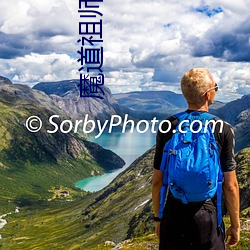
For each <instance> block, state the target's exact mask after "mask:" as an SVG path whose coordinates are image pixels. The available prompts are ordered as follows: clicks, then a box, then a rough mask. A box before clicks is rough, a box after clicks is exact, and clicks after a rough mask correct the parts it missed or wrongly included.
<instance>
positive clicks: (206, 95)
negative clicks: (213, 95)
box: [204, 91, 210, 100]
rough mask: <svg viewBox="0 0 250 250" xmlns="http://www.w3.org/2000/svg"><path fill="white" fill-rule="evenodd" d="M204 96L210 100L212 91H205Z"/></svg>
mask: <svg viewBox="0 0 250 250" xmlns="http://www.w3.org/2000/svg"><path fill="white" fill-rule="evenodd" d="M204 97H205V98H206V100H208V99H209V97H210V93H209V91H208V92H206V93H205V95H204Z"/></svg>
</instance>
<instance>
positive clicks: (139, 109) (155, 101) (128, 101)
mask: <svg viewBox="0 0 250 250" xmlns="http://www.w3.org/2000/svg"><path fill="white" fill-rule="evenodd" d="M114 98H115V99H116V100H117V101H118V103H119V104H120V105H121V106H122V107H123V110H124V112H126V113H128V114H129V115H131V116H133V117H136V118H137V119H152V118H153V117H157V118H158V119H164V118H166V116H168V115H170V114H173V113H177V112H179V111H180V110H183V109H185V108H186V107H187V104H186V101H185V99H184V97H183V95H181V94H176V93H174V92H171V91H135V92H129V93H122V94H114Z"/></svg>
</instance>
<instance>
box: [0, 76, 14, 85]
mask: <svg viewBox="0 0 250 250" xmlns="http://www.w3.org/2000/svg"><path fill="white" fill-rule="evenodd" d="M1 84H13V83H12V82H11V81H10V80H9V79H8V78H6V77H3V76H0V85H1Z"/></svg>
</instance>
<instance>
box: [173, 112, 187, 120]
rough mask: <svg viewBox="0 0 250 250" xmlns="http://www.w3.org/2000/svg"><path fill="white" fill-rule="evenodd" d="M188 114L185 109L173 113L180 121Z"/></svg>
mask: <svg viewBox="0 0 250 250" xmlns="http://www.w3.org/2000/svg"><path fill="white" fill-rule="evenodd" d="M188 115H189V114H188V112H187V111H183V112H180V113H177V114H175V115H174V116H175V117H176V118H178V119H179V122H180V121H182V120H184V119H185V118H186V117H187V116H188Z"/></svg>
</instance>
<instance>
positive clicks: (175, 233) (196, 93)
mask: <svg viewBox="0 0 250 250" xmlns="http://www.w3.org/2000/svg"><path fill="white" fill-rule="evenodd" d="M181 89H182V92H183V95H184V97H185V99H186V101H187V104H188V110H187V112H188V113H190V112H192V111H198V112H200V113H202V112H208V106H209V105H210V104H212V103H213V102H214V97H215V93H216V91H217V90H218V86H217V84H216V83H215V82H214V81H213V78H212V76H211V75H210V73H209V71H208V70H207V69H203V68H194V69H191V70H190V71H188V72H186V73H185V75H184V76H183V78H182V80H181ZM168 120H169V121H170V122H171V124H172V127H171V130H170V131H169V132H168V133H161V132H160V131H158V134H157V142H156V151H155V158H154V172H153V179H152V199H153V206H154V219H155V230H156V234H157V236H158V238H159V239H160V245H159V249H160V250H165V249H166V250H172V249H173V250H179V249H180V250H188V249H197V250H198V249H199V250H203V249H204V250H205V249H209V250H222V249H225V240H227V244H226V247H227V248H230V247H233V246H236V245H237V243H238V242H239V238H240V222H239V187H238V182H237V179H236V171H235V169H236V163H235V160H234V133H233V129H232V127H231V126H230V125H229V124H228V123H226V122H224V121H223V130H222V133H220V132H219V126H217V125H219V124H216V127H215V131H214V136H215V139H216V142H217V144H218V147H219V148H220V162H221V168H222V171H223V177H224V182H223V196H224V200H225V204H226V207H227V210H228V213H229V216H230V221H231V226H230V227H229V228H228V229H227V231H226V235H225V234H224V232H223V230H220V228H219V227H218V226H217V214H216V201H215V199H216V198H212V199H209V200H205V201H203V202H191V203H188V204H183V203H182V201H181V200H179V199H176V198H175V197H173V195H172V194H171V192H169V193H168V196H167V201H166V204H165V208H164V214H163V218H162V219H159V217H158V216H159V214H158V212H159V207H160V205H159V203H160V189H161V186H162V183H163V172H162V171H160V165H161V159H162V155H163V148H164V145H165V143H166V142H167V141H168V140H170V139H171V137H172V135H173V132H172V131H173V130H174V129H175V128H176V126H177V124H178V118H176V117H175V116H172V117H169V118H168ZM164 130H165V129H164V128H163V129H162V131H164ZM223 226H224V225H223ZM225 236H226V237H225Z"/></svg>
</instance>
